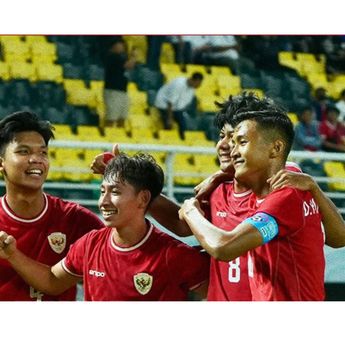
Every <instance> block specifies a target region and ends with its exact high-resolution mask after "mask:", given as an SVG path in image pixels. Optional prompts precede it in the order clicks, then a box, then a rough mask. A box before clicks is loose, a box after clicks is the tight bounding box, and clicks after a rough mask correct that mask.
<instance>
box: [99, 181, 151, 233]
mask: <svg viewBox="0 0 345 345" xmlns="http://www.w3.org/2000/svg"><path fill="white" fill-rule="evenodd" d="M147 193H148V192H147V191H139V192H137V191H136V190H135V188H134V187H133V186H132V185H130V184H129V183H128V182H126V181H121V180H119V179H114V180H113V181H103V182H102V185H101V195H100V197H99V200H98V206H99V209H100V212H101V214H102V216H103V218H104V223H105V225H106V226H108V227H113V228H114V227H116V228H117V229H121V228H123V227H126V226H128V225H129V224H130V223H131V222H132V221H133V219H134V218H135V217H136V216H140V217H141V218H143V217H144V214H145V210H146V206H147V204H148V202H149V200H150V199H149V196H148V195H147ZM147 197H148V198H147Z"/></svg>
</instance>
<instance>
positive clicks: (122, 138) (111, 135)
mask: <svg viewBox="0 0 345 345" xmlns="http://www.w3.org/2000/svg"><path fill="white" fill-rule="evenodd" d="M104 136H105V138H106V140H107V141H108V142H109V143H116V142H119V143H130V142H131V141H132V140H131V137H130V136H129V135H128V133H127V132H126V131H125V129H124V128H117V127H105V129H104Z"/></svg>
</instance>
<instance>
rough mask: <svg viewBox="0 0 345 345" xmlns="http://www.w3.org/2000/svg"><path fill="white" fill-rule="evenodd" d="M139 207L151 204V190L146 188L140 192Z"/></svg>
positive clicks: (144, 207)
mask: <svg viewBox="0 0 345 345" xmlns="http://www.w3.org/2000/svg"><path fill="white" fill-rule="evenodd" d="M138 197H139V207H140V208H143V209H146V208H147V205H148V204H149V202H150V200H151V193H150V191H149V190H147V189H145V190H141V191H140V192H139V195H138Z"/></svg>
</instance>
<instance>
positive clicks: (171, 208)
mask: <svg viewBox="0 0 345 345" xmlns="http://www.w3.org/2000/svg"><path fill="white" fill-rule="evenodd" d="M179 210H180V206H179V205H178V204H176V203H175V202H174V201H172V200H170V199H169V198H167V197H166V196H164V195H162V194H161V195H159V196H157V197H156V198H155V199H154V200H153V201H152V203H151V204H150V207H149V209H148V213H149V214H150V215H151V217H153V218H154V219H155V220H156V221H157V222H158V223H159V224H161V225H163V226H164V227H165V228H167V229H168V230H169V231H171V232H173V233H174V234H176V235H177V236H180V237H186V236H191V235H193V233H192V231H191V230H190V228H189V226H188V224H187V223H186V222H185V221H184V220H181V219H180V218H179V213H178V212H179Z"/></svg>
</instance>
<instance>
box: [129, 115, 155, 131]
mask: <svg viewBox="0 0 345 345" xmlns="http://www.w3.org/2000/svg"><path fill="white" fill-rule="evenodd" d="M128 123H129V127H130V129H131V130H132V129H134V128H143V129H145V128H146V129H150V130H153V129H154V128H155V123H154V121H153V118H152V117H151V116H149V115H143V114H131V115H130V116H129V117H128Z"/></svg>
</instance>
